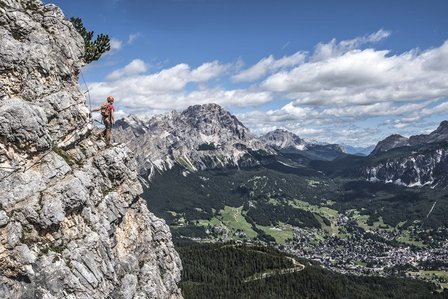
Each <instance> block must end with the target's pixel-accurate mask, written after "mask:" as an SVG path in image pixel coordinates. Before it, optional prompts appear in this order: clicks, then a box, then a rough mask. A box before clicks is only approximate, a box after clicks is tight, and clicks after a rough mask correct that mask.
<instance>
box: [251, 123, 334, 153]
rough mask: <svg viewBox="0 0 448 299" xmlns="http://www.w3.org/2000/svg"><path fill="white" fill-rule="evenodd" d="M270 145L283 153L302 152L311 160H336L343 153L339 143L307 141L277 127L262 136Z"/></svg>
mask: <svg viewBox="0 0 448 299" xmlns="http://www.w3.org/2000/svg"><path fill="white" fill-rule="evenodd" d="M260 139H261V140H262V141H264V142H266V144H268V145H269V146H271V147H273V148H274V149H276V150H277V151H279V152H282V153H293V154H300V155H302V156H304V157H306V158H308V159H310V160H334V159H335V158H337V157H339V156H341V155H343V151H342V148H341V147H340V146H339V145H337V144H317V143H312V142H307V141H306V140H304V139H301V138H300V137H299V136H297V135H296V134H294V133H291V132H289V131H286V130H281V129H277V130H275V131H271V132H268V133H267V134H265V135H264V136H262V137H261V138H260Z"/></svg>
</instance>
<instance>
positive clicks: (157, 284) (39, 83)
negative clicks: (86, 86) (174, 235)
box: [0, 0, 181, 298]
mask: <svg viewBox="0 0 448 299" xmlns="http://www.w3.org/2000/svg"><path fill="white" fill-rule="evenodd" d="M0 39H1V42H0V298H180V297H181V295H180V290H179V289H178V287H177V284H176V283H177V282H178V281H179V280H180V270H181V262H180V260H179V256H178V254H177V253H176V251H175V250H174V247H173V244H172V241H171V234H170V231H169V229H168V227H167V225H166V224H165V222H164V221H163V220H160V219H158V218H156V217H155V216H154V215H153V214H152V213H150V212H149V211H148V209H147V207H146V203H145V202H144V201H143V200H142V199H141V198H140V196H139V195H140V194H141V192H142V187H141V185H140V183H139V182H138V179H137V173H136V163H135V160H133V159H132V158H131V157H130V151H129V150H128V149H127V148H126V147H125V146H117V147H114V148H111V149H106V148H105V144H104V142H102V141H97V140H95V139H94V138H93V134H92V126H91V125H90V123H89V118H88V110H87V108H86V105H85V99H84V97H83V94H82V93H81V91H80V89H79V87H78V84H77V82H78V73H79V71H80V67H81V66H82V65H83V62H82V56H83V52H84V48H83V40H82V38H81V37H80V36H79V35H78V34H77V33H76V31H75V30H74V28H73V27H72V25H71V23H70V22H69V21H67V20H64V16H63V14H62V12H61V11H60V10H59V9H58V8H57V7H56V6H53V5H46V6H44V5H42V3H41V2H40V1H36V0H0Z"/></svg>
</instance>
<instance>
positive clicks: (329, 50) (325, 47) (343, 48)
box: [310, 29, 390, 61]
mask: <svg viewBox="0 0 448 299" xmlns="http://www.w3.org/2000/svg"><path fill="white" fill-rule="evenodd" d="M389 36H390V32H389V31H385V30H383V29H380V30H378V31H377V32H375V33H372V34H370V35H365V36H362V37H357V38H354V39H351V40H343V41H341V42H339V43H337V42H336V39H332V40H331V41H330V42H329V43H326V44H325V43H319V44H317V45H316V47H315V49H314V54H313V56H312V57H311V59H310V60H311V61H321V60H326V59H329V58H331V57H335V56H340V55H342V54H344V53H346V52H348V51H350V50H353V49H356V48H357V47H360V46H361V45H364V44H369V43H377V42H379V41H381V40H383V39H385V38H387V37H389Z"/></svg>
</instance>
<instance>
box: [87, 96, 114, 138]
mask: <svg viewBox="0 0 448 299" xmlns="http://www.w3.org/2000/svg"><path fill="white" fill-rule="evenodd" d="M113 104H114V97H112V96H108V97H107V101H106V102H104V103H103V104H101V106H100V107H99V108H96V109H93V110H92V112H96V111H101V117H102V118H103V124H104V130H103V131H102V132H100V133H99V134H98V139H100V140H101V139H102V137H106V147H110V146H111V143H110V139H111V135H112V125H113V124H114V122H115V118H114V110H115V108H114V105H113Z"/></svg>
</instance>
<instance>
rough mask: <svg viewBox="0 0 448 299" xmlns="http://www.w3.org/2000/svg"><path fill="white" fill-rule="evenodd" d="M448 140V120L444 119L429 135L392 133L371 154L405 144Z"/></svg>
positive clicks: (417, 144)
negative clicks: (408, 135)
mask: <svg viewBox="0 0 448 299" xmlns="http://www.w3.org/2000/svg"><path fill="white" fill-rule="evenodd" d="M444 141H448V121H446V120H445V121H442V122H441V123H440V125H439V127H438V128H437V129H436V130H434V131H433V132H431V133H430V134H428V135H425V134H421V135H414V136H411V137H409V138H406V137H403V136H401V135H398V134H394V135H390V136H389V137H387V138H386V139H384V140H382V141H380V142H378V144H377V145H376V147H375V149H374V150H373V151H372V153H371V155H372V156H374V155H376V154H379V153H383V152H387V151H389V150H391V149H394V148H397V147H403V146H419V145H425V144H428V143H438V142H444Z"/></svg>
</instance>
